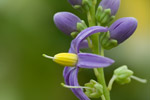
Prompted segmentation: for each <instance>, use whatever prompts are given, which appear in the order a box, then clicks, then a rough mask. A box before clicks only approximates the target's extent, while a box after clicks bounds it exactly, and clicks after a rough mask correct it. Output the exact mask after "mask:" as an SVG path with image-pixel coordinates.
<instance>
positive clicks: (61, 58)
mask: <svg viewBox="0 0 150 100" xmlns="http://www.w3.org/2000/svg"><path fill="white" fill-rule="evenodd" d="M53 61H54V62H56V63H58V64H60V65H63V66H70V67H74V66H75V65H76V63H77V61H78V56H77V55H76V54H73V53H59V54H56V55H55V56H54V58H53Z"/></svg>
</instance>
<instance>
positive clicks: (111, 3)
mask: <svg viewBox="0 0 150 100" xmlns="http://www.w3.org/2000/svg"><path fill="white" fill-rule="evenodd" d="M99 6H102V7H103V9H109V8H110V9H111V15H115V14H116V13H117V11H118V9H119V6H120V0H102V1H101V2H100V4H99Z"/></svg>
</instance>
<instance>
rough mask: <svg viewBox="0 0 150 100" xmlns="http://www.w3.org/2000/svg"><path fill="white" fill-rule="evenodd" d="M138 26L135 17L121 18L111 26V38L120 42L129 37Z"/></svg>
mask: <svg viewBox="0 0 150 100" xmlns="http://www.w3.org/2000/svg"><path fill="white" fill-rule="evenodd" d="M136 28H137V20H136V19H135V18H133V17H124V18H120V19H119V20H117V21H116V22H114V23H113V24H112V25H111V26H110V27H109V32H110V38H111V39H115V40H117V41H118V44H120V43H122V42H123V41H125V40H126V39H127V38H129V37H130V36H131V35H132V34H133V33H134V31H135V30H136Z"/></svg>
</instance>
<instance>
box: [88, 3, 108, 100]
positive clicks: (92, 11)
mask: <svg viewBox="0 0 150 100" xmlns="http://www.w3.org/2000/svg"><path fill="white" fill-rule="evenodd" d="M87 17H88V22H89V26H90V27H91V26H95V25H96V22H95V5H93V6H92V7H91V8H90V11H89V12H88V14H87ZM90 38H91V40H92V44H93V47H92V50H93V53H95V54H98V55H102V56H104V49H103V48H101V54H100V51H99V50H100V49H99V33H96V34H93V35H92V36H91V37H90ZM94 73H95V76H96V77H97V80H98V82H99V83H100V84H101V85H102V86H103V92H104V95H103V97H104V98H105V100H110V94H109V90H108V88H107V86H106V82H105V77H104V71H103V68H95V69H94ZM103 100H104V99H103Z"/></svg>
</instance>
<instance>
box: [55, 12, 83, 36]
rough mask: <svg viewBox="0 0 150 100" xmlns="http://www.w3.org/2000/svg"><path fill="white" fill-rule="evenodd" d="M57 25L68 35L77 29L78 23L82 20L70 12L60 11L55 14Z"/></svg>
mask: <svg viewBox="0 0 150 100" xmlns="http://www.w3.org/2000/svg"><path fill="white" fill-rule="evenodd" d="M54 22H55V24H56V26H57V27H58V28H59V29H60V30H61V31H62V32H64V33H66V34H67V35H70V33H72V32H75V31H77V23H78V22H81V20H80V18H79V17H77V16H76V15H74V14H72V13H69V12H58V13H56V14H55V15H54Z"/></svg>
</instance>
